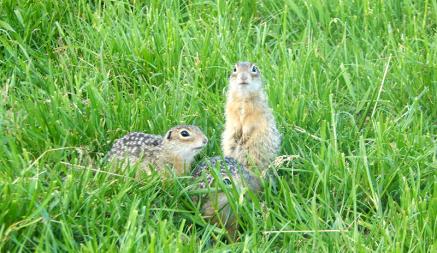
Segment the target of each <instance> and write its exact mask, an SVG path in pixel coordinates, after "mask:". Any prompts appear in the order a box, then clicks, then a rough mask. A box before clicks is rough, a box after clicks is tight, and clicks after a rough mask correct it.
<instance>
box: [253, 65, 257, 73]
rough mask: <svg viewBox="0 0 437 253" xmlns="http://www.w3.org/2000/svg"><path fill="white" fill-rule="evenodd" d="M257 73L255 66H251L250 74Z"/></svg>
mask: <svg viewBox="0 0 437 253" xmlns="http://www.w3.org/2000/svg"><path fill="white" fill-rule="evenodd" d="M257 71H258V70H257V68H256V66H255V65H253V66H252V72H253V73H256V72H257Z"/></svg>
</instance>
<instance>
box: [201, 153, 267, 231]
mask: <svg viewBox="0 0 437 253" xmlns="http://www.w3.org/2000/svg"><path fill="white" fill-rule="evenodd" d="M192 175H193V179H194V180H195V181H197V182H198V184H195V185H196V186H197V188H199V189H207V188H211V187H216V190H215V191H211V192H209V193H208V195H207V196H204V198H201V199H199V198H197V196H196V197H194V198H193V200H194V201H195V202H197V201H201V207H202V209H201V213H202V215H203V216H204V218H205V219H207V220H208V221H209V222H211V223H213V224H218V225H221V226H223V227H225V228H226V229H227V230H228V232H229V234H230V235H231V237H233V236H235V231H236V229H237V228H238V223H237V218H236V216H235V214H234V213H233V212H232V208H231V204H230V203H229V202H231V201H232V202H234V203H235V204H238V202H239V198H240V196H234V198H232V197H231V199H228V196H227V195H229V194H232V192H229V191H228V194H226V193H225V192H223V191H222V189H221V187H220V184H219V183H218V182H217V181H215V179H219V180H221V182H223V186H225V187H226V186H230V187H232V188H235V189H236V190H237V192H238V193H239V194H240V193H242V192H243V188H245V187H246V188H247V191H251V192H253V193H257V192H259V191H260V190H261V181H260V180H259V178H258V177H256V176H255V175H254V174H252V173H251V172H250V171H249V170H247V169H246V168H245V167H244V166H243V165H242V164H240V163H239V162H238V161H237V160H235V159H234V158H231V157H225V158H222V157H219V156H215V157H211V158H208V159H207V160H204V161H203V162H201V163H200V164H199V165H197V166H196V168H195V169H194V170H193V173H192ZM223 190H224V189H223ZM247 191H246V192H247Z"/></svg>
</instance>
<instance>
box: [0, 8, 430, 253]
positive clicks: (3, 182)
mask: <svg viewBox="0 0 437 253" xmlns="http://www.w3.org/2000/svg"><path fill="white" fill-rule="evenodd" d="M144 2H146V3H144ZM436 31H437V1H436V0H423V1H411V0H402V1H401V0H386V1H376V0H374V1H371V0H355V1H341V0H338V1H323V0H306V1H304V0H297V1H291V0H290V1H284V2H281V1H244V2H242V3H238V2H237V1H224V0H217V1H206V0H205V1H167V0H165V1H158V0H152V1H136V0H131V1H127V0H126V1H122V0H114V1H86V0H77V1H57V0H49V1H15V0H0V168H1V169H0V251H1V252H6V251H12V252H15V251H23V252H29V251H45V252H47V251H54V252H59V251H62V252H63V251H71V252H77V251H83V252H108V251H109V252H114V251H122V252H133V251H149V252H159V251H166V252H168V251H170V252H186V251H207V250H209V251H224V250H231V251H257V252H272V251H283V252H288V251H303V252H351V251H358V252H368V251H377V252H436V251H437V239H436V238H437V173H436V169H437V160H436V152H437V151H436V149H437V148H436V133H437V32H436ZM238 60H250V61H253V62H256V63H257V65H258V66H259V68H260V70H261V72H262V74H263V79H264V80H265V87H266V90H267V93H268V96H269V101H270V104H271V106H272V108H273V110H274V112H275V117H276V119H277V122H278V127H279V129H280V131H281V132H282V134H283V143H282V147H281V155H295V156H297V158H295V159H294V160H293V161H291V162H290V163H288V164H283V165H281V166H279V167H278V168H277V178H276V183H277V191H273V190H272V186H271V185H270V183H268V182H265V184H264V186H265V190H264V191H263V192H262V193H261V194H260V195H259V196H254V197H252V198H251V199H250V201H248V200H247V201H242V202H239V203H236V204H235V206H234V207H236V209H237V210H236V211H237V212H238V217H239V223H240V225H241V230H240V235H239V237H240V238H239V240H237V241H235V242H232V243H231V242H228V241H227V240H226V239H225V238H226V233H225V231H224V230H222V229H220V228H219V227H216V226H213V225H210V224H208V223H206V222H205V221H204V220H203V219H202V217H201V215H200V214H199V212H198V211H197V209H196V207H195V206H193V204H192V203H191V202H190V201H189V194H190V193H189V191H187V190H186V189H187V187H188V185H189V178H187V177H185V178H174V179H172V180H171V181H170V182H169V183H167V184H163V183H161V182H160V181H159V179H158V178H157V177H156V176H155V177H150V178H146V177H144V178H143V180H141V181H137V180H135V179H134V176H135V171H134V168H131V169H129V170H127V171H121V170H117V169H111V168H108V167H107V166H105V165H104V164H102V160H103V156H104V154H105V153H106V152H107V151H108V149H109V148H110V146H111V143H112V142H113V141H114V140H115V139H116V138H119V137H120V136H122V135H123V134H125V133H127V132H129V131H134V130H135V131H144V132H150V133H161V134H163V133H164V132H165V131H166V130H167V129H168V128H170V127H171V126H173V125H176V124H179V123H189V124H196V125H199V126H200V127H201V128H202V129H203V130H204V131H205V133H206V134H207V136H208V137H209V139H210V142H209V145H208V148H207V149H206V150H205V151H204V152H202V153H201V155H200V156H199V159H200V158H202V157H206V156H213V155H219V154H221V151H220V135H221V132H222V131H223V122H224V117H223V108H224V99H225V97H224V94H225V93H224V92H225V90H226V85H227V76H228V75H229V73H230V71H231V70H232V68H233V64H234V63H235V62H236V61H238ZM96 170H100V171H96Z"/></svg>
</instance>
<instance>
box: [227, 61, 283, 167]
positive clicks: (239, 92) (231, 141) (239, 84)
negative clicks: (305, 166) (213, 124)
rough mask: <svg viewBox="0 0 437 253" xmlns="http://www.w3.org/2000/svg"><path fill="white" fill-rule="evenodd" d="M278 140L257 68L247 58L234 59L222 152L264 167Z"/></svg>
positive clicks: (269, 160) (270, 158) (244, 161)
mask: <svg viewBox="0 0 437 253" xmlns="http://www.w3.org/2000/svg"><path fill="white" fill-rule="evenodd" d="M280 143H281V136H280V134H279V132H278V130H277V128H276V123H275V119H274V117H273V113H272V110H271V109H270V107H269V105H268V101H267V95H266V93H265V91H264V88H263V84H262V81H261V74H260V72H259V70H258V68H257V67H256V66H255V65H254V64H253V63H250V62H239V63H237V64H236V65H235V67H234V69H233V71H232V74H231V76H230V77H229V86H228V92H227V100H226V106H225V130H224V132H223V135H222V148H223V154H224V155H225V156H230V157H233V158H235V159H236V160H237V161H239V162H240V163H242V164H244V165H246V166H247V167H249V168H250V166H252V165H255V166H256V167H258V168H259V169H264V168H268V166H269V164H270V163H271V162H272V161H273V160H274V158H275V156H276V154H277V152H278V151H279V148H280Z"/></svg>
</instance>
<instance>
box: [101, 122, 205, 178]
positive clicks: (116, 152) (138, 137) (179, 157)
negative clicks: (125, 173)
mask: <svg viewBox="0 0 437 253" xmlns="http://www.w3.org/2000/svg"><path fill="white" fill-rule="evenodd" d="M207 143H208V139H207V138H206V136H205V135H204V134H203V132H202V131H201V130H200V129H199V128H198V127H197V126H192V125H179V126H176V127H173V128H171V129H170V130H168V131H167V133H166V134H165V135H164V137H162V136H160V135H153V134H145V133H140V132H133V133H129V134H127V135H125V136H124V137H122V138H121V139H118V140H117V141H116V142H115V143H114V145H113V146H112V149H111V150H110V151H109V153H108V155H107V158H108V161H111V162H122V163H123V164H124V165H126V164H136V163H139V164H140V165H139V166H140V167H141V168H142V169H143V170H144V171H146V172H147V173H148V174H150V173H151V171H150V165H153V166H155V168H156V169H157V170H158V173H160V174H162V173H163V169H164V168H165V166H167V165H170V166H172V167H173V168H174V172H175V174H176V175H182V174H185V173H186V172H188V171H189V169H190V166H191V163H192V162H193V160H194V157H195V156H196V155H197V154H198V153H199V152H200V151H201V150H202V149H203V148H204V147H205V146H206V144H207Z"/></svg>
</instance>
